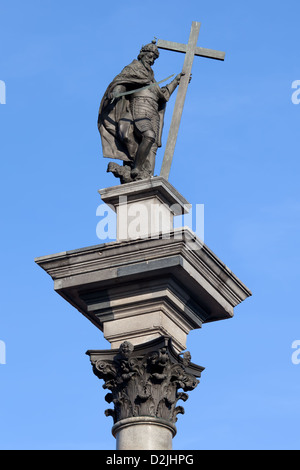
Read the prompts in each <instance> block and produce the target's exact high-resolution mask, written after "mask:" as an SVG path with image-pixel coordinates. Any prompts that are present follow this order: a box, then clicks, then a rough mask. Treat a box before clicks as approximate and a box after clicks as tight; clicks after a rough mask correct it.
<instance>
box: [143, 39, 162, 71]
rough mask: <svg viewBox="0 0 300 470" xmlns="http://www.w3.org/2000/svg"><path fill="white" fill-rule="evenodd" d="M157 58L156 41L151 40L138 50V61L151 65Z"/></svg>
mask: <svg viewBox="0 0 300 470" xmlns="http://www.w3.org/2000/svg"><path fill="white" fill-rule="evenodd" d="M158 57H159V51H158V47H157V45H156V41H155V40H153V41H152V42H151V43H150V44H147V45H146V46H143V47H142V48H141V50H140V53H139V56H138V60H143V61H144V62H147V63H148V64H149V65H153V64H154V62H155V60H156V59H158Z"/></svg>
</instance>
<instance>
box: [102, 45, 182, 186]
mask: <svg viewBox="0 0 300 470" xmlns="http://www.w3.org/2000/svg"><path fill="white" fill-rule="evenodd" d="M158 57H159V51H158V48H157V46H156V41H152V43H150V44H147V45H146V46H143V47H142V49H141V51H140V54H139V56H138V58H137V60H133V62H131V64H129V65H127V66H126V67H125V68H124V69H123V70H122V72H121V73H120V74H119V75H117V76H116V77H115V78H114V80H113V81H112V82H111V83H110V85H109V86H108V88H107V90H106V92H105V94H104V96H103V99H102V101H101V104H100V109H99V116H98V129H99V132H100V135H101V141H102V150H103V156H104V157H106V158H112V159H118V160H122V161H123V166H121V165H118V164H117V163H115V162H110V163H109V165H108V169H107V171H108V172H112V173H113V174H114V175H115V176H116V177H118V178H120V181H121V183H122V184H123V183H130V182H132V181H137V180H143V179H148V178H151V177H152V176H153V175H154V167H155V156H156V151H157V148H158V147H161V137H162V129H163V121H164V112H165V108H166V103H167V101H168V100H169V99H170V96H171V95H172V93H173V92H174V91H175V89H176V88H177V86H178V85H179V83H180V79H181V77H182V76H183V75H184V74H183V73H179V74H178V75H177V76H176V77H175V79H174V80H173V81H172V82H171V83H169V84H168V85H166V86H163V87H160V86H159V84H158V83H157V82H156V81H155V78H154V73H153V70H152V68H151V67H152V66H153V64H154V62H155V60H156V59H157V58H158Z"/></svg>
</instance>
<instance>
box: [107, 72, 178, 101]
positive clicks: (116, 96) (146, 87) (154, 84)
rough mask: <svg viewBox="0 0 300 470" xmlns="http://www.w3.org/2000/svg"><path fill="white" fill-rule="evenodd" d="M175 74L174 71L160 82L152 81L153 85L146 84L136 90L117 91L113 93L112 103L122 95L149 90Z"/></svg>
mask: <svg viewBox="0 0 300 470" xmlns="http://www.w3.org/2000/svg"><path fill="white" fill-rule="evenodd" d="M174 75H175V73H173V75H170V76H169V77H167V78H164V79H163V80H160V81H159V82H155V83H151V85H146V86H143V87H142V88H137V89H136V90H130V91H124V92H123V93H117V94H114V93H113V95H114V97H113V99H112V100H111V103H113V102H114V100H115V99H116V98H120V97H121V96H126V95H132V94H133V93H136V92H137V91H141V90H147V89H148V88H151V87H153V86H156V85H159V84H160V83H163V82H166V81H167V80H170V78H172V77H174Z"/></svg>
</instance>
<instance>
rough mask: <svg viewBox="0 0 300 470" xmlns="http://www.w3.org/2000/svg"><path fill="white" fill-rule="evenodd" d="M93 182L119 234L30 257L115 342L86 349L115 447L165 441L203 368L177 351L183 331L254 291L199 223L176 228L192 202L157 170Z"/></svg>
mask: <svg viewBox="0 0 300 470" xmlns="http://www.w3.org/2000/svg"><path fill="white" fill-rule="evenodd" d="M99 192H100V194H101V197H102V200H103V201H104V202H105V203H106V204H109V205H110V206H111V207H112V208H113V209H114V210H115V211H116V214H117V226H118V229H117V241H116V242H112V243H104V244H101V245H96V246H92V247H87V248H82V249H78V250H73V251H66V252H62V253H58V254H56V255H50V256H43V257H40V258H37V259H36V262H37V264H38V265H39V266H41V267H42V268H43V269H44V270H45V271H46V272H47V273H48V274H50V276H51V277H52V279H53V280H54V288H55V290H56V292H57V293H59V294H60V295H61V296H62V297H63V298H64V299H65V300H67V301H68V302H69V303H70V304H71V305H73V306H74V307H75V308H77V310H79V312H81V313H82V314H83V315H85V316H86V317H87V318H88V319H89V320H90V321H91V322H92V323H93V324H94V325H95V326H96V327H97V328H99V329H100V330H101V331H103V334H104V337H105V338H106V339H107V340H108V341H109V343H110V344H111V350H107V351H89V352H88V354H89V356H90V358H91V361H92V364H93V370H94V372H95V374H96V375H97V377H99V378H101V379H103V380H104V382H105V385H104V387H105V388H106V389H108V390H109V393H108V395H107V396H106V400H107V401H108V402H109V403H111V404H112V406H113V407H112V408H111V409H110V410H108V411H107V412H106V414H107V415H110V416H112V417H113V420H114V426H113V435H114V436H115V437H116V440H117V448H118V449H120V450H125V449H135V448H139V449H149V450H152V449H153V450H159V449H166V450H169V449H171V447H172V437H174V435H175V433H176V427H175V423H176V420H177V415H178V414H179V413H183V408H182V406H177V402H178V400H183V401H185V400H186V399H187V394H186V392H187V391H189V390H193V389H194V388H195V387H196V386H197V384H198V378H199V377H200V375H201V372H202V370H203V368H201V367H199V366H196V365H194V364H191V362H190V354H189V353H184V354H183V356H182V354H181V351H183V350H185V349H186V341H187V336H188V334H189V332H190V331H191V330H194V329H199V328H201V327H202V325H203V324H207V323H211V322H215V321H219V320H225V319H229V318H232V317H233V313H234V312H233V310H234V308H235V307H236V306H237V305H238V304H240V303H241V302H242V301H244V300H245V299H246V298H247V297H249V296H250V295H251V292H250V291H249V289H248V288H247V287H246V286H245V285H244V284H243V283H242V282H241V281H240V280H239V279H238V278H237V276H235V275H234V274H233V272H232V271H231V270H230V269H229V268H228V267H227V266H226V265H225V264H224V263H223V262H222V261H221V260H220V259H219V258H218V257H217V256H216V255H215V254H214V253H213V252H212V251H211V250H210V249H209V248H208V247H207V246H206V245H205V244H204V243H203V241H202V240H200V239H199V238H197V236H196V235H195V233H193V232H192V231H191V230H190V229H188V228H182V229H176V230H174V229H173V218H174V216H175V215H178V214H184V213H186V212H188V211H189V208H190V205H189V204H188V202H187V201H186V200H185V199H184V198H183V197H182V196H181V195H180V194H179V193H178V191H176V189H175V188H174V187H173V186H172V185H170V183H168V182H167V181H165V180H164V179H163V178H160V177H156V178H152V179H150V180H146V181H137V182H133V183H129V184H124V185H121V186H114V187H112V188H106V189H103V190H100V191H99ZM132 227H139V230H136V231H135V230H131V229H132ZM170 338H171V339H172V344H170V340H169V339H170ZM180 389H182V391H181V392H180V391H179V390H180Z"/></svg>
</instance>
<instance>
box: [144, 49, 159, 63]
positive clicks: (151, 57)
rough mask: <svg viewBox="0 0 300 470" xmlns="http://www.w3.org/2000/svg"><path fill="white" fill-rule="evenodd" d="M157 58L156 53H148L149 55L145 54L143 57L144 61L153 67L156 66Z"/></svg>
mask: <svg viewBox="0 0 300 470" xmlns="http://www.w3.org/2000/svg"><path fill="white" fill-rule="evenodd" d="M156 58H157V57H156V55H155V54H154V52H147V54H145V56H144V57H143V61H144V62H146V63H147V64H149V65H150V66H151V65H153V64H154V62H155V60H156Z"/></svg>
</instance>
